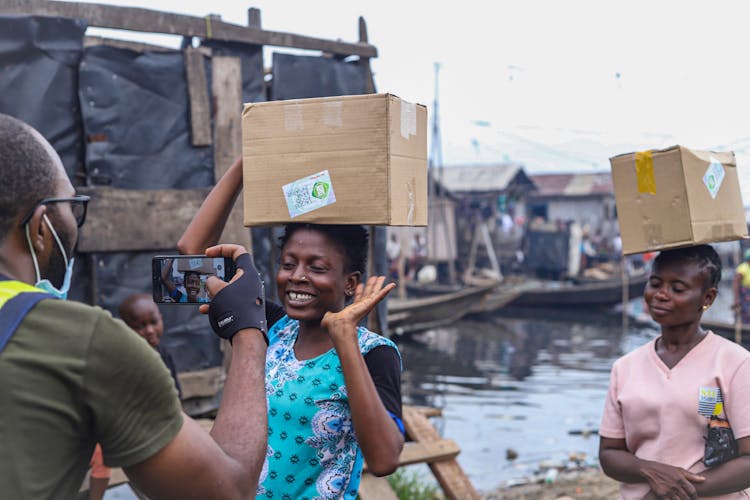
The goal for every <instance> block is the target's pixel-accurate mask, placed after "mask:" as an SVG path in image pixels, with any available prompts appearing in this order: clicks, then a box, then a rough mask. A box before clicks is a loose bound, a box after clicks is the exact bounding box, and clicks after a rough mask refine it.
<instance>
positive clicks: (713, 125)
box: [99, 0, 750, 205]
mask: <svg viewBox="0 0 750 500" xmlns="http://www.w3.org/2000/svg"><path fill="white" fill-rule="evenodd" d="M99 2H100V3H111V4H118V5H131V6H139V7H147V8H152V9H158V10H166V11H172V12H179V13H185V14H192V15H200V16H203V15H205V14H208V13H216V14H220V15H221V16H222V18H223V19H224V20H225V21H228V22H234V23H237V24H245V23H246V20H247V7H251V6H253V7H258V8H260V9H261V15H262V22H263V27H264V28H266V29H270V30H274V31H286V32H293V33H300V34H307V35H312V36H317V37H322V38H333V39H335V38H341V39H343V40H346V41H355V40H356V39H357V33H358V32H357V18H358V16H360V15H362V16H364V17H365V19H366V21H367V26H368V31H369V37H370V42H371V43H372V44H374V45H375V46H377V48H378V50H379V57H378V58H377V59H373V61H372V67H373V70H374V72H375V83H376V86H377V89H378V91H381V92H392V93H394V94H397V95H398V96H400V97H402V98H404V99H407V100H409V101H416V102H420V103H423V104H427V105H429V106H430V107H431V106H432V102H433V99H434V86H435V79H434V63H436V62H438V63H440V65H441V69H440V78H439V87H440V125H441V128H442V146H443V158H444V162H445V163H446V164H449V165H450V164H453V165H457V164H466V163H476V162H482V163H486V162H498V161H514V162H519V163H522V164H523V165H524V166H525V167H526V169H527V171H529V172H531V173H537V172H551V171H576V172H579V171H589V172H590V171H603V170H608V169H609V161H608V158H609V157H610V156H613V155H616V154H620V153H625V152H629V151H633V150H642V149H651V148H661V147H667V146H670V145H673V144H683V145H685V146H688V147H692V148H699V149H717V150H734V151H735V152H736V153H737V157H738V164H739V172H740V177H741V179H743V195H744V199H745V204H746V205H747V204H750V172H749V171H748V170H750V121H749V118H750V97H748V93H749V92H750V36H749V35H748V32H749V31H750V30H748V19H750V3H748V2H744V1H720V0H719V1H717V0H714V1H685V0H683V1H677V0H674V1H672V0H668V1H667V0H665V1H659V0H647V1H646V0H628V1H619V2H611V1H604V0H598V1H593V0H592V1H583V0H580V1H577V0H567V1H555V0H549V1H538V0H518V1H514V2H510V1H479V0H463V1H461V2H435V1H430V2H427V1H411V2H409V1H404V0H401V1H392V0H380V1H377V2H375V1H368V2H359V1H352V0H349V1H340V0H335V1H333V0H332V1H324V0H319V1H315V2H311V1H288V0H270V1H255V2H252V3H244V2H239V1H222V0H214V1H213V2H205V1H200V2H199V1H194V0H179V1H178V0H150V1H148V2H146V1H138V0H133V1H128V0H99ZM166 43H173V44H174V43H176V42H174V41H171V42H170V41H169V40H168V39H167V42H166ZM269 64H270V58H268V59H267V60H266V65H269Z"/></svg>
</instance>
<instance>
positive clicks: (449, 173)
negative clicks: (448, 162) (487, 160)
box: [438, 163, 531, 193]
mask: <svg viewBox="0 0 750 500" xmlns="http://www.w3.org/2000/svg"><path fill="white" fill-rule="evenodd" d="M438 175H439V174H438ZM519 175H520V176H521V178H520V181H521V182H522V183H524V184H529V185H531V182H530V181H529V178H528V176H527V175H526V172H525V171H524V169H523V167H522V166H521V165H517V164H507V163H502V164H492V165H458V166H452V167H445V168H443V171H442V178H441V179H440V180H441V182H442V184H443V185H444V186H445V187H446V188H448V189H449V190H450V191H452V192H454V193H466V192H488V191H503V190H505V189H507V188H508V186H509V185H510V184H511V183H512V182H513V181H514V179H516V178H517V177H518V176H519Z"/></svg>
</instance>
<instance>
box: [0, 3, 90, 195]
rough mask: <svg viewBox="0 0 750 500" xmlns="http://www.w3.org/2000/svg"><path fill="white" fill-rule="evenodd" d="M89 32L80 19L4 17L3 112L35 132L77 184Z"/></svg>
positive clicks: (0, 49)
mask: <svg viewBox="0 0 750 500" xmlns="http://www.w3.org/2000/svg"><path fill="white" fill-rule="evenodd" d="M85 31H86V22H85V21H83V20H81V19H64V18H57V17H43V16H0V113H5V114H8V115H11V116H15V117H16V118H18V119H20V120H23V121H24V122H26V123H28V124H29V125H31V126H33V127H34V128H36V129H37V130H38V131H39V132H40V133H41V134H42V135H43V136H44V137H45V138H46V139H47V140H48V141H49V142H50V143H51V144H52V146H53V147H54V148H55V150H57V152H58V153H59V154H60V157H61V158H62V161H63V165H65V170H66V171H67V173H68V175H69V176H70V177H71V179H72V180H73V182H74V184H79V183H80V180H81V179H80V178H78V177H79V174H80V173H81V172H82V166H83V131H82V129H81V118H80V110H79V107H78V93H77V91H78V62H79V60H80V59H81V50H82V47H83V34H84V32H85ZM76 181H78V182H76Z"/></svg>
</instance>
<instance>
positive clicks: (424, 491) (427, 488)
mask: <svg viewBox="0 0 750 500" xmlns="http://www.w3.org/2000/svg"><path fill="white" fill-rule="evenodd" d="M388 482H389V483H390V485H391V488H393V491H395V492H396V496H398V498H399V500H441V499H443V498H445V497H444V496H443V494H442V493H441V492H440V490H439V489H438V487H437V486H435V485H433V484H428V483H426V482H425V481H424V480H423V479H422V478H420V477H419V474H417V473H416V472H415V471H407V470H406V469H403V468H401V469H397V470H396V472H394V473H393V474H391V475H390V476H388Z"/></svg>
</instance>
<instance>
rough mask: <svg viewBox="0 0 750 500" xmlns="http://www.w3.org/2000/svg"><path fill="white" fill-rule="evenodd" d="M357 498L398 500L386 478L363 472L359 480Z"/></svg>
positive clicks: (365, 499) (364, 499)
mask: <svg viewBox="0 0 750 500" xmlns="http://www.w3.org/2000/svg"><path fill="white" fill-rule="evenodd" d="M357 498H360V499H361V500H399V499H398V496H397V495H396V492H395V491H393V488H391V484H390V483H389V482H388V479H386V478H384V477H376V476H373V475H372V474H370V473H369V472H365V473H363V474H362V480H361V481H360V482H359V491H358V495H357Z"/></svg>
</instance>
